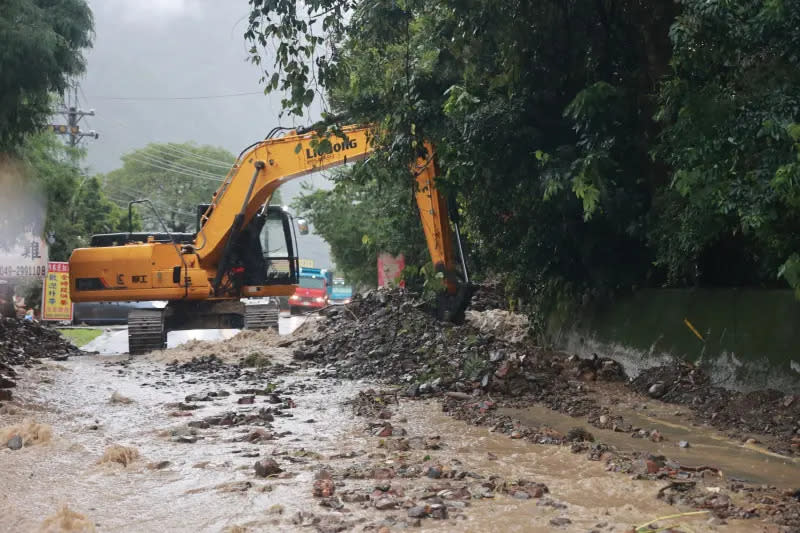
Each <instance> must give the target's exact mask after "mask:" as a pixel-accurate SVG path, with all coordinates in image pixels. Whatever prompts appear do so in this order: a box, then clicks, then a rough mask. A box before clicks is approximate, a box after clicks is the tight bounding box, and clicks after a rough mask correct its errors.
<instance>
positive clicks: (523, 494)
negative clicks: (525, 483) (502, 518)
mask: <svg viewBox="0 0 800 533" xmlns="http://www.w3.org/2000/svg"><path fill="white" fill-rule="evenodd" d="M512 496H513V497H514V498H516V499H517V500H529V499H530V498H531V495H530V494H528V493H527V492H525V491H524V490H518V491H515V492H514V494H512Z"/></svg>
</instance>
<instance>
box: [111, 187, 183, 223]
mask: <svg viewBox="0 0 800 533" xmlns="http://www.w3.org/2000/svg"><path fill="white" fill-rule="evenodd" d="M118 192H119V193H121V194H125V195H126V196H130V198H132V199H135V200H150V198H137V197H136V196H133V195H130V194H126V193H124V192H122V191H118ZM106 198H108V199H109V200H113V201H115V202H117V203H120V204H128V203H130V200H123V199H122V198H116V197H114V196H109V195H106ZM150 201H151V202H153V205H154V206H155V207H156V208H158V209H160V210H161V211H167V212H170V213H174V214H176V215H179V216H184V217H187V218H188V219H191V220H194V219H195V215H193V214H189V213H185V212H183V211H176V210H174V209H170V208H169V207H166V206H163V205H161V204H157V203H155V201H153V200H150ZM148 214H149V213H147V212H145V216H146V215H148Z"/></svg>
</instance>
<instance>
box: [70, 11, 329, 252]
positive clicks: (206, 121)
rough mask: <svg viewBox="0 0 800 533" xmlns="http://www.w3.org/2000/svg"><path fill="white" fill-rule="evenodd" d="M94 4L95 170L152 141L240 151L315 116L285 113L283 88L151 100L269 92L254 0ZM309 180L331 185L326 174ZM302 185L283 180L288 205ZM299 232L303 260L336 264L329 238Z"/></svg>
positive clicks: (90, 90) (89, 96) (91, 145)
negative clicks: (254, 27) (250, 40)
mask: <svg viewBox="0 0 800 533" xmlns="http://www.w3.org/2000/svg"><path fill="white" fill-rule="evenodd" d="M89 5H90V6H91V8H92V11H93V12H94V18H95V40H94V48H93V49H91V50H89V51H88V53H87V61H88V65H87V72H86V75H85V76H84V78H83V79H82V80H81V89H82V93H81V95H80V97H81V98H80V100H81V101H80V103H81V106H82V107H84V108H86V109H89V108H91V109H94V110H95V113H96V115H95V116H94V117H89V118H88V119H87V120H86V122H83V123H81V126H82V128H83V129H84V130H86V129H94V130H97V131H98V132H99V134H100V138H99V139H98V140H85V141H84V144H85V146H86V147H87V149H88V163H89V165H90V168H91V170H92V171H93V172H108V171H110V170H114V169H115V168H118V167H119V166H120V165H121V161H120V156H121V155H123V154H124V153H126V152H129V151H131V150H134V149H136V148H141V147H143V146H145V145H147V144H148V143H151V142H187V141H194V142H196V143H199V144H211V145H216V146H221V147H223V148H225V149H227V150H229V151H231V152H233V153H234V154H238V153H239V152H240V151H241V150H242V149H243V148H244V147H245V146H247V145H249V144H251V143H252V142H254V141H257V140H259V139H262V138H263V137H264V136H265V135H266V133H267V132H268V131H269V130H270V129H272V127H273V126H277V125H279V124H280V125H282V126H298V125H303V124H306V123H307V122H310V121H312V120H311V119H310V120H308V121H307V120H303V119H295V121H294V122H293V120H292V119H289V118H286V117H284V118H283V119H280V118H279V112H280V98H281V96H280V95H279V94H272V95H268V96H265V95H263V94H257V95H250V96H241V97H229V98H213V99H198V100H154V99H149V98H154V97H157V98H165V97H168V98H183V97H194V96H213V95H225V94H232V93H247V92H261V90H262V87H261V86H260V85H259V78H260V77H261V75H260V72H259V70H258V67H256V66H255V65H253V64H251V63H250V62H249V61H248V53H247V50H248V48H249V46H248V44H247V43H246V42H245V40H244V38H243V34H244V31H245V29H246V26H247V14H248V3H247V0H89ZM120 98H130V99H129V100H120ZM314 118H316V117H314ZM306 181H310V182H311V183H312V184H314V185H315V186H317V187H324V188H327V187H329V186H330V185H329V182H328V181H327V180H326V179H325V178H324V177H323V176H320V175H314V176H312V177H310V178H306ZM299 188H300V183H299V181H295V182H290V183H289V184H287V185H285V186H284V187H282V193H283V197H284V202H287V200H290V199H291V198H292V197H293V196H294V195H295V194H296V193H297V191H298V190H299ZM298 238H300V239H301V242H300V252H301V257H309V258H311V259H314V260H315V263H316V264H318V265H322V266H328V264H329V258H328V248H327V246H326V245H325V244H324V242H322V241H321V239H319V238H318V237H316V236H304V237H298Z"/></svg>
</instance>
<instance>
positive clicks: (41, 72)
mask: <svg viewBox="0 0 800 533" xmlns="http://www.w3.org/2000/svg"><path fill="white" fill-rule="evenodd" d="M92 29H93V21H92V13H91V10H90V9H89V6H88V5H87V3H86V2H85V0H56V1H53V0H5V1H4V2H3V5H2V9H0V73H2V75H0V150H9V149H12V148H14V147H15V146H18V145H19V144H20V143H21V142H22V141H23V138H24V136H25V135H26V134H29V133H34V132H36V131H38V130H39V129H41V128H42V127H43V126H44V125H45V123H46V122H47V119H48V117H49V115H50V114H51V97H52V94H53V93H58V94H63V92H64V90H65V88H66V87H67V85H68V83H69V79H70V78H72V77H74V76H76V75H78V74H80V73H82V72H83V71H84V67H85V60H84V57H83V50H84V49H86V48H88V47H90V46H91V44H92Z"/></svg>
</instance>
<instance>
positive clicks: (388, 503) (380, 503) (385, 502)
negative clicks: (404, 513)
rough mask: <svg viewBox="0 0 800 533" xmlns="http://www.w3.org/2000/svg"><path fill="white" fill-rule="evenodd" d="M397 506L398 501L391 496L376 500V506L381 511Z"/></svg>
mask: <svg viewBox="0 0 800 533" xmlns="http://www.w3.org/2000/svg"><path fill="white" fill-rule="evenodd" d="M395 507H397V502H396V501H395V500H394V498H390V497H388V496H385V497H383V498H378V500H377V501H376V502H375V508H376V509H378V510H379V511H386V510H388V509H394V508H395Z"/></svg>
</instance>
